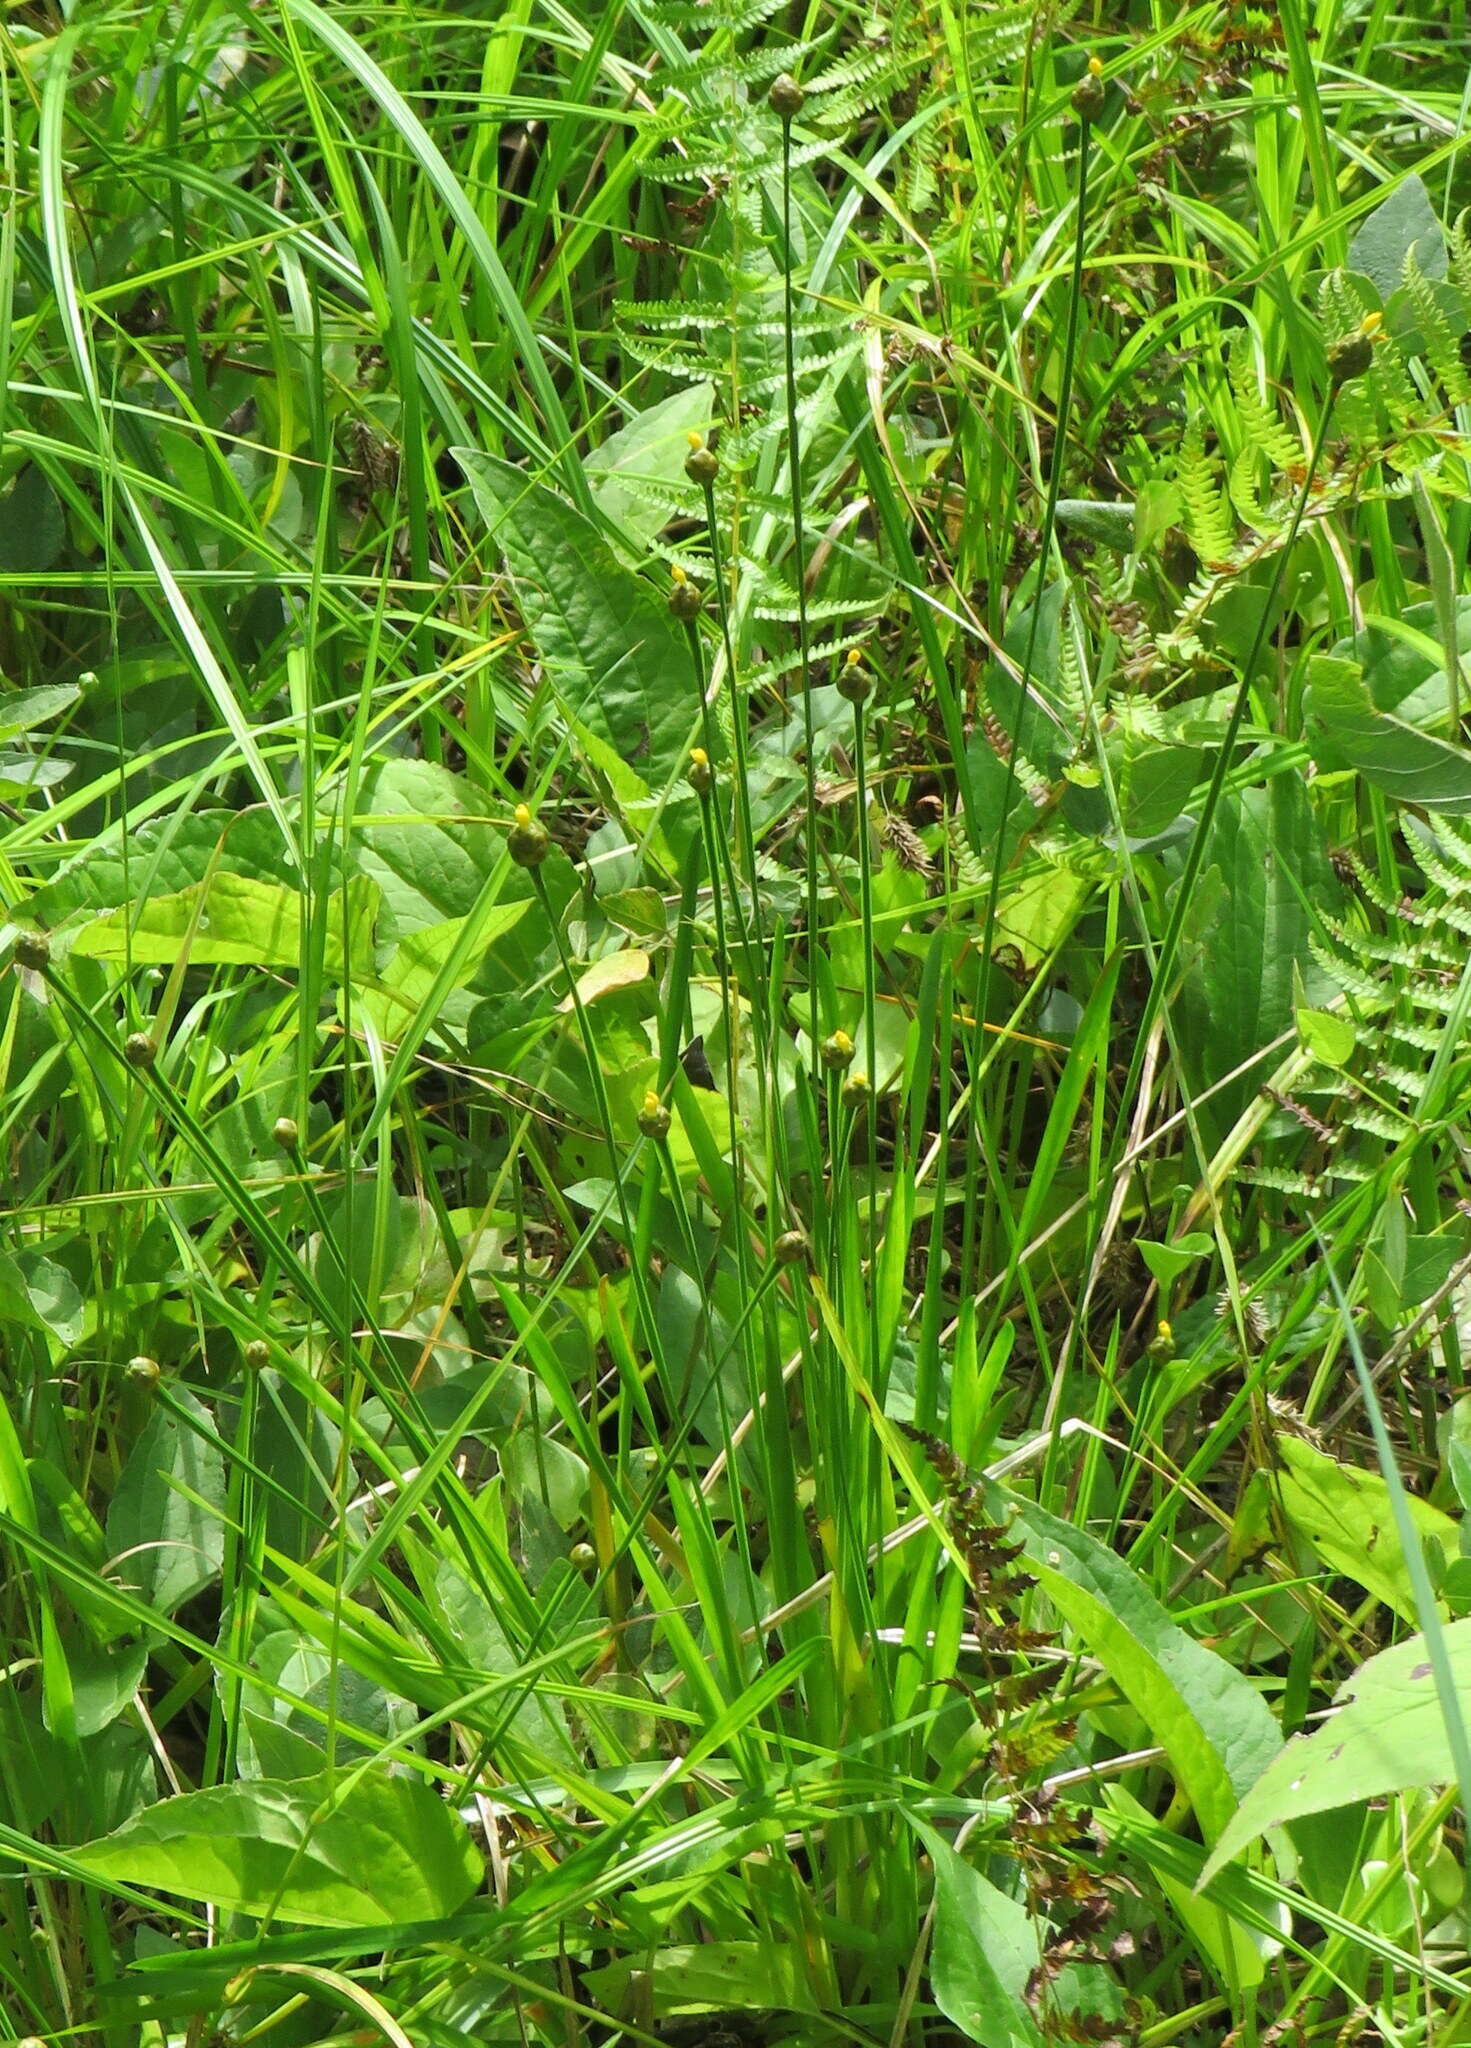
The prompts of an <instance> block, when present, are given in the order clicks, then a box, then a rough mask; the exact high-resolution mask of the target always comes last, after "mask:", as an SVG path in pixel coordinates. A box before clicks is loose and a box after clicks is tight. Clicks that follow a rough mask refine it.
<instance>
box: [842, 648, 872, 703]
mask: <svg viewBox="0 0 1471 2048" xmlns="http://www.w3.org/2000/svg"><path fill="white" fill-rule="evenodd" d="M872 688H873V677H872V676H871V675H870V674H869V673H868V670H867V669H866V668H865V667H864V666H863V654H862V651H861V650H860V649H859V648H857V647H850V648H849V649H848V657H847V659H846V661H845V662H844V663H843V666H842V667H841V668H840V669H839V670H838V695H839V696H840V697H846V698H847V700H848V702H849V703H850V704H861V703H862V702H863V701H864V699H865V698H866V697H867V695H868V693H869V691H870V690H871V689H872Z"/></svg>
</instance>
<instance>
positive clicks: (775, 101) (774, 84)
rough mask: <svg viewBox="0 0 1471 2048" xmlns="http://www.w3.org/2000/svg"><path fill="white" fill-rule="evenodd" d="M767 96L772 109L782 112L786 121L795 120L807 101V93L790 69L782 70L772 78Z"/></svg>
mask: <svg viewBox="0 0 1471 2048" xmlns="http://www.w3.org/2000/svg"><path fill="white" fill-rule="evenodd" d="M766 97H767V100H768V101H769V102H770V105H771V108H772V111H773V112H774V113H777V114H780V115H781V117H782V119H783V120H784V121H795V120H796V118H797V116H798V114H800V113H801V111H802V109H803V107H804V106H805V105H806V102H807V95H806V93H805V92H803V90H802V88H801V86H800V85H798V83H797V81H796V79H795V78H793V76H792V74H791V72H790V71H782V72H780V73H778V75H777V76H776V77H775V78H773V79H772V81H771V89H770V90H769V92H768V93H767V95H766Z"/></svg>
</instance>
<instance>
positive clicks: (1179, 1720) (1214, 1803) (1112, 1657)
mask: <svg viewBox="0 0 1471 2048" xmlns="http://www.w3.org/2000/svg"><path fill="white" fill-rule="evenodd" d="M1000 1498H1001V1500H1002V1502H1003V1503H1004V1506H1003V1515H1004V1513H1005V1511H1006V1509H1007V1508H1009V1507H1010V1506H1012V1505H1015V1506H1016V1508H1017V1513H1016V1518H1015V1521H1014V1523H1013V1524H1012V1528H1013V1533H1014V1536H1015V1539H1016V1540H1017V1541H1019V1542H1021V1543H1022V1544H1023V1545H1024V1546H1025V1549H1026V1555H1027V1563H1028V1568H1029V1569H1030V1570H1031V1571H1033V1572H1035V1574H1036V1576H1037V1579H1038V1581H1039V1583H1040V1584H1041V1586H1042V1587H1043V1589H1044V1590H1045V1591H1046V1593H1047V1595H1048V1597H1049V1598H1050V1599H1051V1601H1052V1603H1053V1605H1054V1606H1055V1607H1056V1608H1057V1610H1058V1612H1059V1613H1060V1614H1061V1615H1062V1616H1063V1617H1064V1619H1065V1620H1066V1621H1067V1622H1068V1624H1069V1625H1070V1627H1071V1628H1072V1629H1073V1630H1074V1632H1075V1633H1076V1634H1077V1636H1078V1637H1079V1639H1080V1640H1081V1641H1082V1643H1083V1645H1084V1646H1085V1648H1086V1649H1087V1650H1088V1651H1089V1653H1090V1654H1091V1655H1092V1656H1094V1657H1096V1658H1097V1659H1098V1661H1099V1662H1100V1663H1101V1664H1102V1665H1103V1667H1104V1669H1105V1670H1106V1671H1107V1672H1108V1674H1109V1676H1110V1677H1111V1678H1112V1679H1113V1681H1114V1683H1115V1685H1117V1686H1118V1688H1119V1691H1120V1692H1121V1693H1123V1695H1124V1697H1125V1698H1126V1699H1127V1700H1128V1701H1129V1702H1130V1704H1131V1705H1132V1706H1133V1707H1134V1708H1135V1710H1136V1711H1137V1712H1138V1713H1139V1714H1140V1715H1141V1716H1142V1717H1143V1719H1144V1721H1145V1722H1146V1723H1147V1725H1148V1728H1149V1732H1150V1735H1151V1737H1152V1738H1153V1740H1154V1741H1155V1742H1157V1743H1158V1744H1159V1745H1160V1747H1161V1748H1162V1749H1163V1750H1164V1751H1165V1754H1166V1755H1167V1756H1168V1758H1169V1760H1170V1768H1171V1769H1172V1771H1173V1772H1174V1774H1175V1780H1176V1783H1177V1784H1178V1785H1179V1787H1180V1789H1181V1790H1182V1791H1183V1792H1184V1793H1185V1795H1186V1796H1187V1798H1188V1799H1189V1800H1190V1803H1191V1805H1192V1806H1193V1807H1194V1809H1195V1816H1196V1820H1197V1821H1198V1823H1199V1826H1200V1830H1201V1833H1202V1834H1203V1835H1204V1837H1205V1839H1206V1841H1208V1842H1213V1841H1214V1840H1215V1839H1216V1837H1217V1836H1218V1835H1219V1834H1220V1833H1221V1831H1222V1829H1223V1828H1224V1827H1225V1826H1226V1824H1227V1822H1228V1821H1229V1819H1230V1817H1231V1815H1232V1814H1233V1813H1234V1812H1235V1810H1236V1804H1237V1801H1238V1799H1239V1798H1240V1796H1241V1795H1242V1793H1244V1792H1245V1791H1246V1789H1247V1787H1248V1786H1250V1785H1251V1784H1253V1783H1254V1782H1255V1780H1256V1778H1257V1777H1258V1775H1259V1774H1260V1772H1261V1771H1262V1769H1263V1767H1264V1765H1265V1764H1266V1762H1267V1761H1268V1759H1269V1758H1270V1757H1271V1756H1272V1755H1273V1753H1274V1752H1275V1750H1276V1749H1277V1748H1278V1746H1279V1744H1280V1741H1281V1737H1280V1736H1279V1734H1278V1732H1277V1724H1276V1723H1275V1721H1274V1720H1273V1719H1272V1716H1271V1714H1270V1712H1269V1711H1268V1709H1267V1707H1266V1704H1265V1703H1264V1701H1263V1699H1262V1696H1261V1694H1260V1693H1259V1692H1258V1691H1257V1689H1256V1687H1255V1686H1254V1685H1252V1683H1251V1681H1250V1680H1249V1679H1248V1678H1246V1677H1245V1676H1244V1675H1243V1674H1242V1673H1241V1672H1239V1671H1237V1670H1236V1669H1235V1668H1234V1666H1232V1665H1230V1664H1228V1663H1227V1662H1226V1661H1225V1659H1224V1658H1223V1657H1218V1656H1217V1655H1216V1654H1215V1652H1214V1651H1213V1650H1208V1649H1207V1648H1206V1647H1205V1645H1204V1644H1203V1643H1198V1642H1196V1640H1195V1639H1194V1637H1193V1636H1188V1635H1186V1633H1185V1631H1184V1629H1182V1628H1181V1627H1179V1625H1178V1624H1177V1623H1176V1622H1173V1621H1172V1620H1171V1619H1170V1617H1169V1615H1168V1614H1167V1613H1166V1611H1165V1609H1164V1608H1163V1607H1162V1606H1161V1605H1160V1603H1159V1601H1158V1600H1157V1599H1156V1598H1155V1596H1154V1594H1153V1593H1151V1592H1150V1590H1149V1589H1148V1587H1147V1586H1145V1585H1144V1583H1143V1581H1142V1580H1141V1579H1140V1578H1139V1577H1138V1575H1137V1574H1136V1573H1135V1572H1134V1571H1133V1570H1131V1568H1130V1567H1129V1566H1128V1565H1127V1564H1126V1563H1125V1562H1124V1560H1123V1559H1122V1558H1120V1557H1116V1556H1115V1555H1114V1553H1113V1551H1111V1550H1109V1549H1108V1548H1107V1547H1106V1545H1104V1544H1102V1543H1100V1542H1099V1541H1098V1539H1097V1538H1096V1537H1095V1536H1091V1535H1089V1533H1088V1531H1087V1530H1086V1529H1079V1528H1076V1527H1074V1525H1073V1524H1072V1523H1071V1522H1064V1521H1060V1520H1059V1519H1058V1517H1057V1516H1055V1515H1049V1514H1048V1513H1047V1512H1046V1510H1045V1509H1043V1508H1039V1507H1036V1506H1033V1505H1032V1504H1031V1503H1029V1502H1021V1501H1014V1500H1013V1497H1012V1496H1009V1495H1006V1494H1004V1493H1002V1494H1001V1495H1000ZM998 1519H1000V1517H998Z"/></svg>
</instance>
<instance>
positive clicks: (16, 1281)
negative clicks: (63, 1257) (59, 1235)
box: [0, 1250, 86, 1349]
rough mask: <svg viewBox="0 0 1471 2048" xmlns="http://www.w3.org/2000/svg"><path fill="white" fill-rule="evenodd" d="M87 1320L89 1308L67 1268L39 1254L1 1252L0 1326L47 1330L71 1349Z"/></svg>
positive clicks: (33, 1252)
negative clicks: (19, 1326)
mask: <svg viewBox="0 0 1471 2048" xmlns="http://www.w3.org/2000/svg"><path fill="white" fill-rule="evenodd" d="M85 1320H86V1304H85V1303H84V1302H83V1300H82V1296H81V1291H80V1289H79V1288H78V1286H77V1283H76V1281H75V1280H73V1278H72V1276H71V1274H70V1273H68V1272H67V1270H66V1268H65V1266H58V1265H57V1264H56V1262H55V1260H54V1259H48V1258H46V1257H45V1256H44V1255H43V1254H42V1253H41V1252H39V1251H33V1250H32V1251H18V1252H14V1253H12V1252H0V1323H5V1322H14V1323H20V1324H22V1325H23V1326H24V1327H25V1328H27V1329H31V1330H45V1331H46V1332H47V1333H48V1334H49V1335H51V1336H53V1337H55V1338H56V1340H57V1342H58V1343H59V1344H61V1345H62V1346H63V1347H64V1348H67V1349H69V1348H70V1347H71V1346H72V1345H73V1344H75V1343H76V1341H77V1339H78V1338H79V1337H80V1336H81V1334H82V1327H83V1324H84V1322H85Z"/></svg>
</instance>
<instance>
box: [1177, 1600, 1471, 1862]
mask: <svg viewBox="0 0 1471 2048" xmlns="http://www.w3.org/2000/svg"><path fill="white" fill-rule="evenodd" d="M1441 1635H1442V1638H1443V1640H1444V1643H1445V1650H1446V1656H1447V1658H1448V1659H1449V1662H1450V1668H1451V1675H1452V1678H1453V1679H1454V1682H1455V1687H1456V1691H1457V1693H1458V1694H1459V1695H1460V1697H1461V1698H1463V1699H1471V1620H1466V1621H1452V1622H1448V1623H1447V1624H1446V1625H1445V1626H1444V1628H1443V1629H1442V1630H1441ZM1333 1703H1334V1705H1335V1707H1336V1708H1337V1709H1338V1711H1337V1712H1336V1713H1335V1714H1333V1715H1332V1716H1331V1717H1330V1718H1329V1719H1328V1720H1327V1721H1325V1722H1324V1723H1323V1724H1322V1726H1321V1727H1318V1728H1315V1729H1314V1730H1313V1731H1312V1733H1311V1734H1310V1735H1295V1736H1294V1737H1293V1738H1292V1740H1291V1741H1290V1742H1289V1743H1288V1744H1287V1746H1286V1748H1285V1749H1283V1750H1282V1751H1281V1753H1280V1754H1279V1755H1278V1756H1277V1757H1275V1758H1274V1759H1273V1761H1272V1762H1271V1763H1270V1764H1269V1765H1268V1766H1267V1768H1266V1770H1265V1771H1264V1772H1263V1773H1262V1775H1261V1777H1260V1778H1259V1779H1258V1780H1257V1782H1256V1783H1255V1784H1254V1785H1253V1786H1252V1787H1251V1789H1250V1791H1249V1792H1248V1794H1247V1796H1246V1797H1245V1798H1244V1799H1243V1800H1242V1802H1241V1808H1240V1811H1239V1812H1238V1813H1237V1814H1236V1815H1235V1816H1234V1817H1233V1818H1232V1820H1231V1822H1230V1824H1229V1826H1228V1827H1227V1828H1226V1830H1225V1832H1224V1833H1223V1834H1222V1836H1221V1839H1220V1840H1219V1842H1217V1843H1216V1845H1215V1848H1214V1850H1213V1852H1212V1854H1211V1856H1210V1858H1209V1860H1208V1862H1207V1863H1206V1866H1205V1869H1204V1871H1203V1873H1202V1876H1201V1882H1202V1884H1205V1883H1208V1882H1209V1881H1210V1879H1211V1878H1212V1877H1213V1876H1214V1874H1215V1873H1216V1872H1217V1871H1218V1870H1219V1869H1220V1868H1221V1867H1222V1865H1223V1864H1226V1863H1229V1862H1230V1861H1231V1859H1232V1857H1233V1856H1237V1855H1239V1854H1240V1852H1241V1851H1242V1850H1243V1849H1244V1848H1245V1847H1246V1845H1247V1843H1248V1842H1252V1841H1255V1839H1256V1838H1257V1836H1258V1835H1261V1834H1264V1833H1265V1832H1266V1831H1267V1829H1268V1828H1275V1827H1281V1826H1283V1825H1285V1824H1286V1823H1287V1822H1289V1821H1294V1820H1300V1819H1301V1818H1302V1817H1303V1816H1304V1815H1306V1814H1310V1813H1327V1812H1329V1811H1330V1810H1332V1809H1333V1808H1335V1807H1340V1806H1353V1807H1359V1808H1362V1807H1363V1804H1364V1802H1365V1801H1366V1800H1370V1799H1382V1798H1384V1797H1385V1795H1386V1794H1388V1793H1390V1792H1408V1791H1411V1790H1413V1789H1414V1788H1416V1787H1418V1786H1423V1785H1448V1784H1452V1783H1453V1782H1454V1780H1455V1775H1456V1768H1455V1764H1454V1762H1453V1761H1452V1757H1451V1748H1450V1739H1449V1737H1448V1735H1447V1733H1446V1725H1445V1718H1444V1716H1443V1715H1442V1713H1441V1708H1440V1698H1439V1695H1438V1693H1437V1692H1436V1688H1435V1676H1434V1673H1433V1671H1432V1669H1431V1664H1430V1659H1429V1657H1428V1655H1427V1654H1426V1647H1425V1638H1424V1636H1423V1635H1415V1636H1411V1637H1410V1638H1409V1640H1408V1641H1406V1642H1403V1643H1396V1644H1395V1645H1394V1647H1393V1648H1392V1649H1388V1650H1381V1651H1380V1652H1379V1654H1378V1656H1376V1657H1371V1658H1370V1659H1369V1660H1368V1662H1367V1663H1366V1664H1363V1665H1361V1666H1360V1668H1359V1669H1358V1670H1357V1671H1356V1672H1355V1673H1354V1675H1353V1677H1352V1678H1350V1679H1347V1680H1346V1681H1345V1682H1344V1684H1343V1685H1341V1686H1340V1687H1339V1689H1338V1691H1337V1692H1336V1693H1335V1694H1334V1702H1333Z"/></svg>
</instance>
